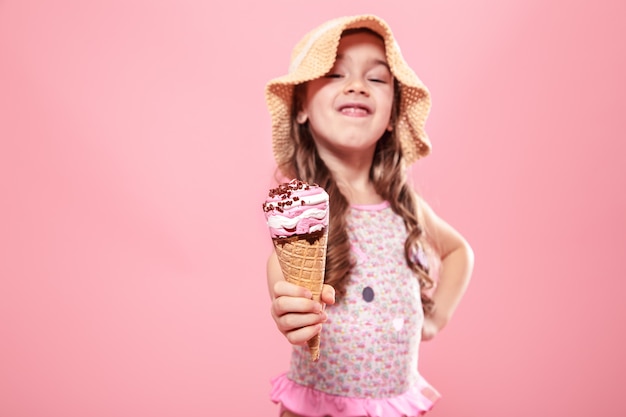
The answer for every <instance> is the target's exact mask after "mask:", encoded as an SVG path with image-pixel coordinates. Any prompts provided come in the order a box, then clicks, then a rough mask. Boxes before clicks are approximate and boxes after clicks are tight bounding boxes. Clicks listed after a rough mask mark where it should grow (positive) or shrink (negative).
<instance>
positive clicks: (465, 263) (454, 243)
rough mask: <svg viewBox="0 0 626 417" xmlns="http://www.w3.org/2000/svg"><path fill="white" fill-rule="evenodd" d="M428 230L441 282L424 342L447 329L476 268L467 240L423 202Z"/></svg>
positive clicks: (429, 317) (433, 296) (423, 333)
mask: <svg viewBox="0 0 626 417" xmlns="http://www.w3.org/2000/svg"><path fill="white" fill-rule="evenodd" d="M420 203H421V205H420V207H421V209H422V217H423V220H424V226H425V231H426V234H427V236H428V238H429V239H430V240H431V241H432V242H433V243H434V245H435V248H436V249H437V250H438V252H439V255H440V257H441V268H440V271H439V279H438V281H437V285H436V287H435V290H434V292H433V294H432V299H433V301H434V303H435V309H434V311H433V312H432V313H431V314H430V315H429V316H428V317H426V319H425V323H424V329H423V331H422V339H423V340H429V339H432V338H433V337H434V336H435V335H436V334H437V333H438V332H439V331H441V329H443V328H444V327H445V326H446V324H447V323H448V321H449V320H450V318H451V317H452V314H453V313H454V310H455V309H456V307H457V305H458V304H459V302H460V301H461V298H462V296H463V294H464V293H465V289H466V288H467V285H468V284H469V281H470V276H471V274H472V270H473V268H474V252H473V251H472V248H471V247H470V245H469V244H468V243H467V241H466V240H465V238H464V237H463V236H462V235H461V234H460V233H459V232H457V231H456V230H455V229H454V228H453V227H452V226H450V225H449V224H448V223H446V222H445V221H444V220H443V219H442V218H440V217H439V216H437V214H436V213H435V212H434V211H433V210H432V209H431V208H430V206H428V204H426V203H425V202H424V201H423V200H421V201H420Z"/></svg>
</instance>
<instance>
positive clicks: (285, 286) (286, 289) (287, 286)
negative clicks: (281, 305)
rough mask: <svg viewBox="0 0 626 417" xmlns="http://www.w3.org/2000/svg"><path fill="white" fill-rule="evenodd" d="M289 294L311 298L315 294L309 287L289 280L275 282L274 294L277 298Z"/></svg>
mask: <svg viewBox="0 0 626 417" xmlns="http://www.w3.org/2000/svg"><path fill="white" fill-rule="evenodd" d="M285 295H286V296H289V297H302V298H311V297H313V294H312V293H311V291H310V290H309V289H307V288H304V287H301V286H299V285H296V284H292V283H290V282H287V281H282V280H281V281H277V282H276V284H274V296H275V297H276V298H278V297H280V296H285Z"/></svg>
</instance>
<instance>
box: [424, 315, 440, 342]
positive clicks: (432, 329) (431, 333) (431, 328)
mask: <svg viewBox="0 0 626 417" xmlns="http://www.w3.org/2000/svg"><path fill="white" fill-rule="evenodd" d="M437 333H439V326H437V324H436V323H435V321H434V320H433V319H432V318H431V317H424V325H423V326H422V341H423V342H426V341H428V340H431V339H433V338H434V337H435V336H436V335H437Z"/></svg>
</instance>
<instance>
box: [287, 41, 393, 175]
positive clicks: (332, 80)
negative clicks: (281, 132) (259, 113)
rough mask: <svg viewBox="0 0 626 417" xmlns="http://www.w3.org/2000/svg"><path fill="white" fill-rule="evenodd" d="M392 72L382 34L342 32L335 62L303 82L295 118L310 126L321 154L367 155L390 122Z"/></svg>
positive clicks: (335, 156)
mask: <svg viewBox="0 0 626 417" xmlns="http://www.w3.org/2000/svg"><path fill="white" fill-rule="evenodd" d="M393 90H394V85H393V75H392V74H391V71H390V70H389V66H388V64H387V58H386V55H385V45H384V42H383V41H382V39H380V38H379V37H377V36H376V35H374V34H372V33H368V32H356V33H350V34H347V35H344V36H343V37H342V38H341V41H340V43H339V48H338V50H337V58H336V60H335V65H334V66H333V68H332V69H331V70H330V72H328V74H326V75H325V76H323V77H321V78H318V79H316V80H312V81H310V82H308V84H307V86H306V93H305V97H304V100H303V104H302V109H301V110H300V111H299V112H298V115H297V122H298V123H304V122H306V121H308V122H309V129H310V131H311V134H312V136H313V139H314V140H315V144H316V146H317V149H318V152H319V153H320V156H321V157H322V158H323V159H325V160H326V159H327V157H332V158H337V159H340V160H342V161H346V160H347V159H353V158H366V159H364V161H367V162H370V163H371V158H372V156H373V154H374V150H375V148H376V142H377V141H378V139H380V137H381V136H382V135H383V133H385V130H386V129H388V128H391V127H390V123H391V122H390V119H391V111H392V107H393V100H394V91H393Z"/></svg>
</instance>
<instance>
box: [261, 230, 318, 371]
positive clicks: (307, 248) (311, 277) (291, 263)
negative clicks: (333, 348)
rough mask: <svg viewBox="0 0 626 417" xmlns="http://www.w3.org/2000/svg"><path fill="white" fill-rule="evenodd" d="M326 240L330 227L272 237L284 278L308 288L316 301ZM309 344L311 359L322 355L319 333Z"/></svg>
mask: <svg viewBox="0 0 626 417" xmlns="http://www.w3.org/2000/svg"><path fill="white" fill-rule="evenodd" d="M327 239H328V228H324V229H322V230H320V231H317V232H313V233H307V234H301V235H295V236H291V237H287V238H274V239H272V240H273V242H274V247H275V248H276V254H277V255H278V261H279V263H280V267H281V269H282V271H283V275H284V276H285V280H287V281H288V282H291V283H293V284H296V285H299V286H301V287H305V288H308V289H309V290H310V291H311V293H312V294H313V300H315V301H320V300H321V293H322V287H323V285H324V270H325V267H326V246H327ZM307 344H308V345H309V352H310V354H311V360H313V361H316V360H317V359H319V355H320V334H319V333H318V334H317V335H316V336H314V337H313V338H312V339H310V340H309V341H308V342H307Z"/></svg>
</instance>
